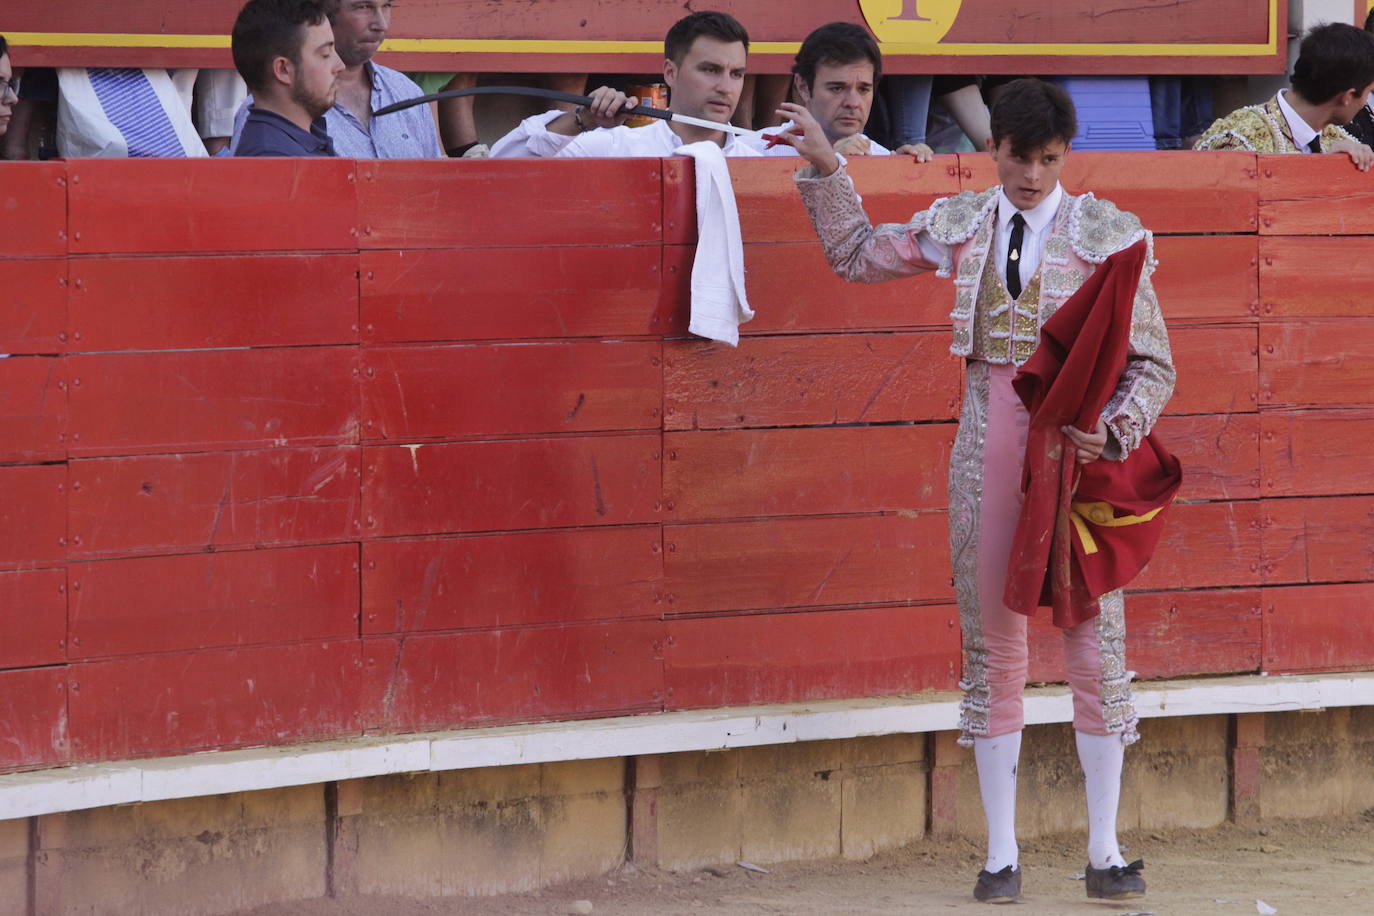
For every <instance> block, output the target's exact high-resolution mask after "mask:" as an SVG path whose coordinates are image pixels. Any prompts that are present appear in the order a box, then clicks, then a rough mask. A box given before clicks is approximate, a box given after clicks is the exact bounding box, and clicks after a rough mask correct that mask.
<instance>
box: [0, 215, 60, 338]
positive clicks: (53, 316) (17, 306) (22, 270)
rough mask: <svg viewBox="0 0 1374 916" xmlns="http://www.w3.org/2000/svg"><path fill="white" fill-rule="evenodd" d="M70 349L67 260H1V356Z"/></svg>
mask: <svg viewBox="0 0 1374 916" xmlns="http://www.w3.org/2000/svg"><path fill="white" fill-rule="evenodd" d="M6 243H7V244H8V239H7V240H6ZM66 348H67V261H66V260H57V259H53V260H36V261H4V260H0V353H61V352H62V351H63V350H65V349H66Z"/></svg>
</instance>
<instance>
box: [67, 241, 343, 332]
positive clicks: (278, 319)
mask: <svg viewBox="0 0 1374 916" xmlns="http://www.w3.org/2000/svg"><path fill="white" fill-rule="evenodd" d="M304 242H305V240H304V239H300V240H297V244H302V243H304ZM71 284H72V285H71V289H72V294H71V326H72V332H73V333H72V340H73V349H79V350H87V351H107V350H170V349H202V348H215V347H289V346H306V345H319V344H344V343H356V342H357V341H358V257H357V255H355V254H352V255H284V256H282V255H276V256H274V255H259V256H248V257H221V258H204V257H201V258H108V259H106V258H100V259H89V260H81V261H76V262H74V263H73V272H72V278H71Z"/></svg>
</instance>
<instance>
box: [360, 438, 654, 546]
mask: <svg viewBox="0 0 1374 916" xmlns="http://www.w3.org/2000/svg"><path fill="white" fill-rule="evenodd" d="M660 452H661V444H660V440H659V437H658V436H657V435H641V436H595V437H579V438H565V439H530V440H522V441H509V442H471V443H461V444H439V445H423V446H422V445H414V446H404V445H398V446H389V447H383V448H368V449H366V450H365V452H364V455H363V516H364V521H363V530H364V533H365V534H366V535H367V536H368V537H391V536H395V535H407V534H443V533H450V532H466V531H474V532H475V531H500V530H517V529H523V528H560V527H572V526H581V525H623V524H632V523H636V522H652V521H657V520H658V516H659V502H660V483H659V481H660V460H661V459H660Z"/></svg>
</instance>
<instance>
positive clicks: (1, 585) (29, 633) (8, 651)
mask: <svg viewBox="0 0 1374 916" xmlns="http://www.w3.org/2000/svg"><path fill="white" fill-rule="evenodd" d="M66 658H67V573H66V571H65V570H61V569H35V570H29V571H27V572H7V573H0V668H28V667H33V666H36V665H56V664H59V663H61V662H63V661H65V660H66Z"/></svg>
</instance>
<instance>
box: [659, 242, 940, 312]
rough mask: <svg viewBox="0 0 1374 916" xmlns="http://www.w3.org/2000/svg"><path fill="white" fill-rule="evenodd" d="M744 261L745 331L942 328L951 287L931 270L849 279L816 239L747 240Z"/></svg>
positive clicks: (684, 281) (685, 278)
mask: <svg viewBox="0 0 1374 916" xmlns="http://www.w3.org/2000/svg"><path fill="white" fill-rule="evenodd" d="M689 250H690V249H689ZM686 263H687V270H686V271H684V272H683V273H682V274H681V278H680V280H679V282H680V284H681V286H682V287H683V290H684V292H683V294H682V302H683V303H684V304H685V303H689V302H690V298H689V293H690V283H689V281H690V279H691V264H692V262H691V259H690V258H689V259H688V260H687V262H686ZM744 267H745V273H746V276H747V277H748V280H749V305H750V306H751V307H752V308H753V309H754V312H755V314H754V318H753V320H751V321H749V322H748V323H747V324H743V325H741V326H740V332H741V333H744V334H750V335H753V334H764V333H772V332H777V331H787V332H795V331H853V330H869V329H886V328H914V327H930V328H939V329H940V330H943V331H945V332H946V333H948V328H949V310H950V308H951V307H952V306H953V304H954V290H953V287H952V286H951V285H950V282H949V281H948V280H945V279H941V278H940V277H937V276H935V273H934V271H927V272H925V273H922V274H918V275H916V276H914V277H910V278H907V279H902V280H893V281H890V282H887V283H848V282H846V281H844V280H841V279H840V278H839V277H838V276H836V275H835V272H834V271H833V270H831V269H830V265H829V264H828V263H827V262H826V260H825V252H824V251H823V250H822V249H821V246H820V243H819V242H817V241H816V240H815V239H810V240H808V241H804V242H749V243H747V244H746V245H745V246H744Z"/></svg>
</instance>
